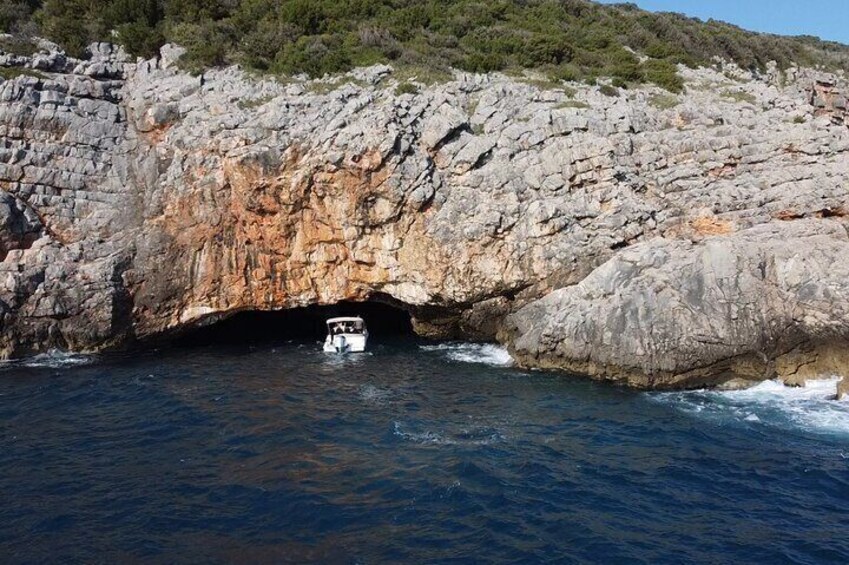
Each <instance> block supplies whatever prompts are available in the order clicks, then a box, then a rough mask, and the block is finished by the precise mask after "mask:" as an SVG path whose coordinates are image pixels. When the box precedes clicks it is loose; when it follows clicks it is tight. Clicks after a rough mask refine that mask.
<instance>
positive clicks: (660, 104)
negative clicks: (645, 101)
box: [649, 94, 681, 110]
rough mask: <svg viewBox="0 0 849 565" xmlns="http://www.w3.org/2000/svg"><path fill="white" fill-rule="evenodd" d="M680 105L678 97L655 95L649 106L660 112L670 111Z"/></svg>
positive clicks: (651, 98) (650, 98)
mask: <svg viewBox="0 0 849 565" xmlns="http://www.w3.org/2000/svg"><path fill="white" fill-rule="evenodd" d="M680 103H681V101H680V100H678V97H677V96H673V95H671V94H653V95H651V96H650V97H649V105H651V106H653V107H655V108H657V109H658V110H670V109H672V108H674V107H675V106H677V105H678V104H680Z"/></svg>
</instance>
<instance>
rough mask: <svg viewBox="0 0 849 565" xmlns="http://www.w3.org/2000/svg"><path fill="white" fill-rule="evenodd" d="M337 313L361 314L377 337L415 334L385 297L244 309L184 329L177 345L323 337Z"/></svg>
mask: <svg viewBox="0 0 849 565" xmlns="http://www.w3.org/2000/svg"><path fill="white" fill-rule="evenodd" d="M337 316H362V318H363V319H364V320H365V322H366V327H368V331H369V335H370V336H371V337H373V338H375V339H377V340H381V339H384V340H386V339H397V338H408V339H409V338H412V337H414V336H415V333H414V332H413V325H412V321H411V318H410V313H409V312H408V311H407V310H406V309H404V307H403V305H402V304H398V305H394V304H390V303H388V301H377V300H370V301H367V302H339V303H337V304H331V305H326V306H319V305H312V306H306V307H302V308H289V309H286V310H275V311H261V310H247V311H244V312H239V313H237V314H234V315H232V316H230V317H228V318H226V319H224V320H221V321H219V322H216V323H214V324H210V325H209V326H205V327H201V328H197V329H194V330H191V331H190V332H187V333H186V334H185V335H183V336H182V337H180V338H179V339H177V344H178V345H190V346H194V345H215V344H245V343H263V342H265V343H269V342H279V341H280V340H304V341H307V340H309V341H317V340H323V339H324V338H325V336H326V335H327V326H326V324H325V321H326V320H327V319H328V318H333V317H337Z"/></svg>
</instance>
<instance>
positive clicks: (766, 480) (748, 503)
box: [0, 342, 849, 563]
mask: <svg viewBox="0 0 849 565" xmlns="http://www.w3.org/2000/svg"><path fill="white" fill-rule="evenodd" d="M833 391H834V383H833V382H825V383H817V384H814V385H813V386H811V387H808V388H807V389H805V390H789V389H784V388H782V387H778V386H777V385H774V384H773V383H765V384H763V385H761V386H760V387H758V388H757V389H755V390H751V391H745V392H737V393H714V392H693V393H676V394H647V393H638V392H632V391H628V390H623V389H618V388H613V387H610V386H606V385H600V384H594V383H588V382H585V381H583V380H578V379H570V378H568V377H564V376H562V375H553V374H547V373H527V372H523V371H520V370H516V369H513V368H511V367H510V366H509V358H508V357H507V356H506V355H505V353H504V352H503V351H502V350H499V349H498V348H495V347H493V346H470V345H438V346H419V345H416V344H414V343H400V342H399V343H393V344H383V345H379V344H376V345H375V347H374V349H373V351H372V352H371V353H369V354H363V355H353V356H349V357H336V356H328V355H326V354H323V353H321V352H319V351H318V346H317V345H316V344H313V343H279V344H275V345H269V346H257V347H253V348H252V347H247V346H245V347H220V346H219V347H193V348H189V349H183V350H172V351H163V352H150V353H145V354H143V355H138V356H134V357H123V358H114V357H112V358H110V357H106V358H96V359H88V358H84V357H70V358H66V357H62V356H46V357H40V358H37V359H34V360H31V361H30V362H27V363H17V364H11V365H9V364H7V365H6V366H4V367H2V368H0V425H2V435H0V442H1V443H0V492H2V500H3V504H2V505H0V555H1V556H2V561H3V562H45V561H49V562H63V563H65V562H80V561H83V562H127V561H131V562H132V561H153V562H174V561H177V562H293V563H302V562H316V561H318V562H331V563H333V562H338V563H382V562H407V563H412V562H416V563H418V562H440V563H442V562H450V561H455V562H468V561H477V562H540V561H548V562H558V563H562V562H566V563H568V562H605V563H615V562H646V563H680V562H698V563H726V562H738V563H739V562H762V563H791V562H799V563H845V562H847V561H849V536H847V526H849V403H845V402H840V403H837V402H834V401H830V400H827V397H828V396H829V395H831V394H833Z"/></svg>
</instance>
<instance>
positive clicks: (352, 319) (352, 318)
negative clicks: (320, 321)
mask: <svg viewBox="0 0 849 565" xmlns="http://www.w3.org/2000/svg"><path fill="white" fill-rule="evenodd" d="M340 322H343V323H344V322H354V323H357V322H359V323H360V324H362V323H364V320H363V319H362V318H360V317H359V316H350V317H341V318H330V319H328V320H327V325H328V326H329V325H330V324H338V323H340Z"/></svg>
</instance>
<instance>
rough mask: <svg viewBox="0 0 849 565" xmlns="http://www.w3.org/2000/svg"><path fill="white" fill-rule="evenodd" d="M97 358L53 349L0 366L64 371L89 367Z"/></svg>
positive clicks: (6, 362)
mask: <svg viewBox="0 0 849 565" xmlns="http://www.w3.org/2000/svg"><path fill="white" fill-rule="evenodd" d="M96 359H97V357H96V356H95V355H83V354H81V353H68V352H67V351H59V350H58V349H53V350H50V351H48V352H47V353H40V354H38V355H35V356H33V357H27V358H24V359H14V360H11V361H5V362H3V364H2V366H6V367H32V368H35V369H64V368H67V367H76V366H79V365H89V364H91V363H94V362H95V360H96Z"/></svg>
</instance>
